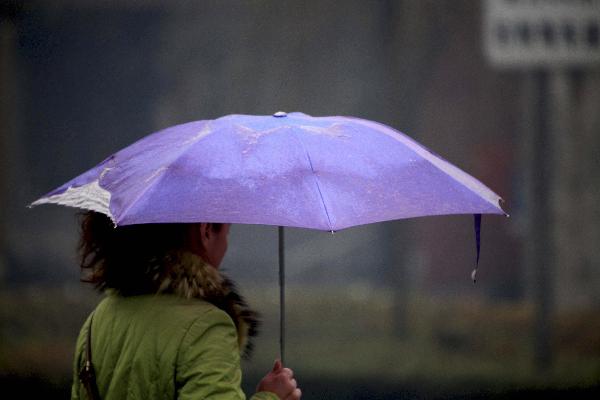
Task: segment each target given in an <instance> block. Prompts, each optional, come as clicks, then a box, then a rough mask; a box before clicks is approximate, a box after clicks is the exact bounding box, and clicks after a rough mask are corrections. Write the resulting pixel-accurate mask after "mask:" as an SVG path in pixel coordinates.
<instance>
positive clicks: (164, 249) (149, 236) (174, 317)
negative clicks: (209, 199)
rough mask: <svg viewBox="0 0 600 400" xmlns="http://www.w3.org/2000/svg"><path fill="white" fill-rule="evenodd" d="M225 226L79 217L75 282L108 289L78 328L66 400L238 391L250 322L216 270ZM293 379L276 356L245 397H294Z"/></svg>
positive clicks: (236, 395)
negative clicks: (123, 222) (125, 222)
mask: <svg viewBox="0 0 600 400" xmlns="http://www.w3.org/2000/svg"><path fill="white" fill-rule="evenodd" d="M228 233H229V224H211V223H197V224H143V225H129V226H122V227H117V228H115V227H114V226H113V224H112V222H111V221H110V220H109V219H108V217H106V216H105V215H103V214H99V213H95V212H87V213H85V214H84V215H83V218H82V224H81V241H80V247H79V249H80V262H81V268H82V274H83V275H84V276H83V277H82V280H83V281H86V282H91V283H93V284H95V286H96V288H97V289H99V290H100V291H102V292H105V293H106V294H107V296H106V297H105V298H104V299H103V300H102V301H101V302H100V304H99V305H98V306H97V307H96V309H95V310H94V311H93V312H92V314H91V315H90V317H88V319H87V321H86V322H85V324H84V325H83V327H82V329H81V332H80V334H79V338H78V340H77V347H76V352H75V361H74V379H73V387H72V392H71V399H85V398H88V397H99V398H101V399H103V400H111V399H224V400H225V399H227V400H229V399H245V396H244V393H243V392H242V391H241V389H240V382H241V371H240V352H241V353H242V354H244V355H248V354H249V351H250V350H251V343H250V342H249V339H250V338H251V337H252V336H253V335H254V334H255V333H256V325H257V321H256V314H255V313H254V312H253V311H252V310H250V309H249V308H248V306H247V304H246V303H245V302H244V300H243V299H242V298H241V297H240V296H239V295H238V294H237V292H236V289H235V287H234V285H233V283H232V282H231V281H230V280H228V279H227V278H225V277H224V276H223V275H221V274H220V273H219V271H218V268H219V265H220V263H221V261H222V259H223V257H224V255H225V252H226V251H227V236H228ZM90 327H91V329H90ZM88 345H89V346H88ZM88 348H89V350H90V351H89V352H88ZM89 358H91V365H92V366H93V371H95V374H94V373H91V375H92V378H91V383H89V384H86V382H88V381H89V380H86V378H85V377H84V376H89V375H90V373H87V374H86V373H82V371H87V370H86V369H85V368H84V367H85V365H86V361H87V360H88V359H89ZM80 377H81V378H83V379H80ZM296 386H297V385H296V381H295V379H294V377H293V372H292V371H291V370H290V369H288V368H283V366H282V365H281V363H280V362H279V361H276V362H275V365H274V367H273V369H272V370H271V371H270V372H269V373H268V374H267V375H266V376H265V377H264V378H263V379H262V380H261V381H260V383H259V384H258V386H257V392H256V393H255V394H254V395H253V396H252V398H251V399H252V400H266V399H269V400H276V399H289V400H297V399H299V398H300V397H301V392H300V389H298V388H297V387H296ZM90 392H97V394H96V395H94V393H90Z"/></svg>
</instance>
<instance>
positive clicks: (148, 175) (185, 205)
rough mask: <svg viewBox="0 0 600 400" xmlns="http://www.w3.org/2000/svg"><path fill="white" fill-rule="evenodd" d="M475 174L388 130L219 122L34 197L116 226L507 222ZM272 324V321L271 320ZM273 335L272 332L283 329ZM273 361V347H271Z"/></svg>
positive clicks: (345, 123) (331, 123)
mask: <svg viewBox="0 0 600 400" xmlns="http://www.w3.org/2000/svg"><path fill="white" fill-rule="evenodd" d="M501 201H502V200H501V198H500V197H499V196H498V195H497V194H495V193H494V192H492V191H491V190H490V189H489V188H487V187H486V186H485V185H483V184H482V183H481V182H479V181H478V180H477V179H475V178H473V177H472V176H470V175H468V174H466V173H465V172H463V171H461V170H460V169H458V168H457V167H455V166H453V165H452V164H450V163H448V162H447V161H445V160H444V159H442V158H441V157H439V156H437V155H436V154H434V153H432V152H431V151H429V150H428V149H426V148H425V147H423V146H422V145H420V144H419V143H417V142H416V141H414V140H413V139H411V138H410V137H408V136H406V135H404V134H402V133H401V132H398V131H396V130H394V129H392V128H390V127H388V126H385V125H382V124H379V123H376V122H373V121H368V120H364V119H359V118H351V117H339V116H335V117H311V116H309V115H306V114H302V113H290V114H286V113H284V112H278V113H276V114H274V115H272V116H253V115H228V116H224V117H222V118H218V119H215V120H204V121H195V122H190V123H186V124H182V125H177V126H173V127H170V128H167V129H164V130H162V131H159V132H156V133H153V134H151V135H149V136H146V137H144V138H143V139H141V140H139V141H137V142H135V143H133V144H132V145H130V146H128V147H126V148H124V149H122V150H121V151H119V152H117V153H115V154H113V155H112V156H110V157H108V158H107V159H106V160H104V161H103V162H101V163H100V164H98V165H97V166H96V167H94V168H92V169H91V170H89V171H87V172H85V173H84V174H82V175H80V176H78V177H76V178H75V179H73V180H71V181H69V182H67V183H65V184H64V185H62V186H60V187H59V188H57V189H55V190H53V191H52V192H50V193H48V194H46V195H45V196H43V197H41V198H40V199H39V200H37V201H35V202H34V203H32V205H38V204H45V203H55V204H62V205H66V206H73V207H79V208H83V209H88V210H94V211H97V212H101V213H104V214H106V215H107V216H109V217H110V218H111V219H112V221H113V222H114V223H115V225H129V224H142V223H161V222H199V221H205V222H221V223H242V224H263V225H275V226H279V227H280V229H279V232H280V280H281V288H282V290H281V298H282V302H281V307H282V317H283V304H284V303H283V297H284V294H283V293H284V292H283V287H284V286H283V271H284V266H283V228H282V227H284V226H289V227H299V228H313V229H319V230H325V231H332V232H333V231H337V230H340V229H344V228H348V227H351V226H356V225H362V224H368V223H373V222H380V221H388V220H395V219H402V218H411V217H420V216H426V215H447V214H475V231H476V236H477V258H479V226H480V221H481V219H480V218H481V217H480V216H481V214H502V215H506V214H505V212H504V211H503V210H502V208H501V207H500V202H501ZM282 328H283V318H282ZM282 337H283V334H282ZM281 352H282V354H281V355H282V357H283V340H282V349H281Z"/></svg>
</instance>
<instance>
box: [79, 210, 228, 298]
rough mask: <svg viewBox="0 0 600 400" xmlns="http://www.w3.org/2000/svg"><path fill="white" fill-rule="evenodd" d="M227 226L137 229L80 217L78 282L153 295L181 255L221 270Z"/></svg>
mask: <svg viewBox="0 0 600 400" xmlns="http://www.w3.org/2000/svg"><path fill="white" fill-rule="evenodd" d="M228 232H229V224H216V223H197V224H139V225H126V226H119V227H115V226H114V225H113V223H112V221H111V220H110V219H109V218H108V217H107V216H106V215H104V214H100V213H96V212H93V211H89V212H85V213H83V214H82V216H81V236H80V242H79V257H80V266H81V269H82V272H84V276H83V277H82V280H83V281H85V282H91V283H94V284H95V285H96V287H97V288H98V289H100V290H104V289H109V288H110V289H115V290H117V291H118V292H119V293H121V294H123V295H134V294H143V293H154V292H155V291H156V289H157V287H156V285H157V282H158V281H159V280H160V277H161V276H162V275H163V274H164V273H165V272H166V268H168V266H169V265H170V264H171V263H172V262H173V261H175V260H173V257H176V255H177V254H179V253H181V252H182V251H190V252H193V253H195V254H197V255H198V256H200V257H202V258H203V259H204V260H205V261H206V262H207V263H209V264H211V265H213V266H214V267H217V268H218V266H219V264H220V263H221V261H222V259H223V257H224V255H225V252H226V251H227V234H228Z"/></svg>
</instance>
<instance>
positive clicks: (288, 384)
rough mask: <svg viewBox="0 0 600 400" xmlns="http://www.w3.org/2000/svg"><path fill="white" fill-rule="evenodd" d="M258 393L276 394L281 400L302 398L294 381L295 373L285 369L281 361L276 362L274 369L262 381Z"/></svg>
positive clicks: (257, 388) (257, 389)
mask: <svg viewBox="0 0 600 400" xmlns="http://www.w3.org/2000/svg"><path fill="white" fill-rule="evenodd" d="M256 391H257V392H271V393H275V394H276V395H277V396H278V397H279V398H280V399H281V400H299V399H300V397H301V396H302V392H301V391H300V389H298V385H297V383H296V380H295V379H294V372H293V371H292V370H291V369H289V368H283V365H282V364H281V361H280V360H275V365H274V366H273V369H272V370H271V371H270V372H269V373H268V374H267V375H265V377H264V378H262V379H261V381H260V382H259V383H258V386H257V387H256Z"/></svg>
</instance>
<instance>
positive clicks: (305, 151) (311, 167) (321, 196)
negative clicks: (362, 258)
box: [294, 132, 334, 232]
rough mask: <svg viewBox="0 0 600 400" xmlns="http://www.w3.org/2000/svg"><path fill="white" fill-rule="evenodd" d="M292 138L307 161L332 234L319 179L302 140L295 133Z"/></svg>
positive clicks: (331, 226)
mask: <svg viewBox="0 0 600 400" xmlns="http://www.w3.org/2000/svg"><path fill="white" fill-rule="evenodd" d="M294 136H295V137H296V139H297V140H298V142H300V145H301V146H302V148H303V149H304V154H306V159H307V160H308V165H310V170H311V172H312V175H313V177H314V178H315V184H316V185H317V191H318V192H319V198H320V199H321V203H322V204H323V210H325V215H326V216H327V223H328V224H329V230H330V231H331V232H333V230H334V229H333V225H332V223H331V218H330V216H329V210H327V205H326V204H325V199H324V198H323V192H322V191H321V185H320V184H319V177H318V176H317V173H316V171H315V168H314V167H313V163H312V160H311V158H310V154H309V153H308V150H307V149H306V146H304V143H303V142H302V140H300V138H299V137H298V135H296V133H295V132H294Z"/></svg>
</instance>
